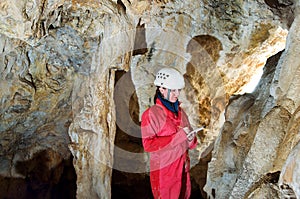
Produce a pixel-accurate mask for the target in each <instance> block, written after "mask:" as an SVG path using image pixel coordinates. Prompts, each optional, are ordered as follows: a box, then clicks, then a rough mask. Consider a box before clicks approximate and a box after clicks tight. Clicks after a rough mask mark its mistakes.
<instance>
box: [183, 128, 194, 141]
mask: <svg viewBox="0 0 300 199" xmlns="http://www.w3.org/2000/svg"><path fill="white" fill-rule="evenodd" d="M183 130H184V132H185V134H186V137H187V140H188V141H189V142H192V141H193V140H194V138H195V136H196V133H197V131H190V129H189V127H184V128H183Z"/></svg>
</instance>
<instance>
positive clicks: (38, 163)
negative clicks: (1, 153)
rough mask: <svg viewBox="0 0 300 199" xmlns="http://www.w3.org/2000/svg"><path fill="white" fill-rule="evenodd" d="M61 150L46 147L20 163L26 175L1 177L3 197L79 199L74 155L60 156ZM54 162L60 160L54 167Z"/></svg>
mask: <svg viewBox="0 0 300 199" xmlns="http://www.w3.org/2000/svg"><path fill="white" fill-rule="evenodd" d="M58 156H59V155H58V153H56V152H54V151H52V150H47V151H46V150H44V151H41V152H39V153H38V154H37V155H35V157H34V158H32V159H30V160H28V161H25V162H18V163H17V166H16V169H17V171H18V173H19V174H21V175H23V176H24V178H9V177H3V176H0V198H1V199H75V198H76V173H75V169H74V166H73V163H72V162H73V156H72V155H70V157H69V158H67V159H62V157H60V158H57V157H58ZM53 161H55V162H57V161H58V162H57V163H58V164H57V165H56V164H55V167H51V166H50V165H51V163H53Z"/></svg>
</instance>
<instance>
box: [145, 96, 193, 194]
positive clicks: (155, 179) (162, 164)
mask: <svg viewBox="0 0 300 199" xmlns="http://www.w3.org/2000/svg"><path fill="white" fill-rule="evenodd" d="M183 127H189V129H190V130H192V129H191V127H190V123H189V121H188V117H187V115H186V113H185V112H184V111H183V110H182V109H181V108H180V107H179V110H178V116H176V115H175V114H174V113H173V112H172V111H170V110H168V109H167V108H166V107H165V106H164V105H163V104H162V103H161V101H160V100H159V99H157V100H156V105H154V106H152V107H150V108H149V109H147V110H146V111H145V112H144V113H143V115H142V123H141V131H142V141H143V146H144V149H145V151H147V152H150V181H151V187H152V192H153V195H154V198H155V199H157V198H161V199H178V198H189V197H190V194H191V183H190V174H189V169H190V163H189V157H188V149H192V148H195V147H196V145H197V138H196V137H195V138H194V140H193V141H192V142H190V143H189V142H188V141H187V136H186V133H185V132H184V130H183V129H182V128H183Z"/></svg>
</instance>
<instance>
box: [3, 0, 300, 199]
mask: <svg viewBox="0 0 300 199" xmlns="http://www.w3.org/2000/svg"><path fill="white" fill-rule="evenodd" d="M0 7H1V10H0V18H1V25H0V34H1V35H0V50H1V55H0V63H1V64H0V73H1V79H0V82H1V84H0V90H1V92H0V96H1V103H0V107H1V110H0V118H1V119H0V147H1V154H0V165H1V170H0V172H1V173H0V174H1V177H2V178H1V179H0V183H1V184H5V182H7V181H4V180H3V179H4V178H5V179H24V180H26V179H32V178H31V177H30V174H32V173H31V171H32V169H22V168H20V165H22V164H24V165H25V164H27V165H32V166H31V167H30V168H35V166H34V165H37V166H38V165H39V162H38V161H37V160H38V159H39V158H38V157H41V156H43V155H45V157H48V158H46V159H41V161H42V162H43V164H42V165H43V167H44V168H47V169H44V171H45V172H46V173H48V174H49V175H48V176H51V175H50V174H51V172H52V171H55V172H54V173H55V175H52V177H48V178H46V179H53V181H51V180H49V181H47V182H49V183H48V185H49V189H47V191H45V194H44V195H43V197H45V198H50V197H51V194H50V192H48V191H49V190H50V189H51V187H55V186H54V185H57V184H60V182H61V181H60V180H59V179H61V178H62V176H64V175H65V174H64V172H62V171H61V170H62V168H64V167H63V166H62V164H63V163H66V167H67V168H69V163H68V164H67V162H69V161H70V160H73V167H74V169H75V172H76V178H68V180H76V187H77V190H76V196H77V198H85V197H87V196H89V197H90V198H110V197H111V176H112V169H113V168H115V169H118V170H120V171H126V172H129V173H130V172H135V173H143V175H146V173H147V172H148V170H147V168H148V167H147V165H146V164H145V162H147V154H145V153H143V152H140V150H136V149H134V150H132V151H126V150H127V149H126V147H127V146H124V145H125V144H124V145H123V147H125V150H124V148H119V147H118V146H116V145H115V137H116V132H117V129H118V128H122V127H123V126H125V129H126V130H125V131H124V129H122V130H123V131H124V132H125V133H127V134H128V135H130V136H133V137H137V139H140V137H139V136H140V135H139V134H138V133H137V132H138V130H139V124H138V122H137V120H138V119H139V117H140V115H141V113H142V112H143V111H144V110H145V109H146V108H147V107H148V106H150V105H151V104H152V103H153V100H152V98H153V94H154V91H155V88H154V87H153V84H152V82H153V80H154V74H155V73H156V71H157V70H158V69H159V68H160V67H161V66H171V67H176V68H177V69H178V70H180V71H181V72H182V73H183V74H185V80H186V85H187V86H186V89H185V90H184V91H183V92H182V95H181V100H182V106H183V108H184V109H185V110H186V112H187V113H188V115H189V117H190V120H191V123H192V126H193V127H197V126H201V125H206V126H207V131H205V132H201V133H200V134H199V135H198V136H199V140H200V141H199V142H200V143H199V147H198V148H197V150H194V151H192V152H191V157H192V165H196V166H197V165H199V162H203V164H205V165H206V164H207V162H208V161H209V160H207V158H208V157H210V155H212V160H211V162H210V163H209V168H208V175H207V183H206V186H205V190H206V192H207V194H208V196H210V197H211V198H214V197H215V198H222V197H224V198H226V197H231V198H241V197H246V196H249V197H252V198H255V197H256V198H259V197H260V196H262V194H264V193H266V192H267V193H270V194H272V197H274V198H276V197H280V196H282V195H284V193H286V192H287V193H289V194H294V195H296V196H297V197H299V190H298V189H299V183H298V181H297V178H295V176H296V175H297V171H298V170H297V158H298V156H297V150H298V148H299V147H297V143H298V139H297V134H298V129H299V128H298V127H299V126H298V123H299V122H298V115H299V114H298V111H297V110H299V97H297V93H298V92H297V91H298V89H299V85H298V81H297V79H298V78H297V77H298V76H299V74H298V73H299V72H298V71H299V69H298V65H299V64H298V60H297V55H298V52H299V50H298V49H297V44H298V43H299V38H298V35H299V34H297V31H298V30H297V27H299V22H298V20H299V19H298V10H297V9H299V8H298V7H299V5H298V2H296V1H289V0H286V1H272V0H265V1H262V0H259V1H246V2H241V1H230V2H223V1H192V0H187V1H182V2H181V1H172V0H170V1H146V0H145V1H135V0H132V1H125V0H124V1H122V0H111V1H109V0H105V1H101V2H99V1H95V0H89V1H79V0H72V1H69V0H55V1H45V0H42V1H30V0H22V1H16V0H15V1H8V0H3V1H1V2H0ZM294 18H295V20H294ZM289 29H290V30H289ZM288 31H290V33H289V37H288V39H287V40H286V36H287V34H288ZM286 41H287V44H286ZM284 49H285V50H284ZM282 50H284V52H283V53H282V55H281V56H280V54H277V53H278V52H280V51H282ZM275 54H277V55H276V56H275V57H273V58H272V59H269V62H268V64H267V65H266V66H265V63H266V61H267V59H268V58H269V57H271V56H272V55H275ZM272 60H273V61H272ZM274 60H275V61H274ZM277 61H278V64H277ZM264 66H265V67H264ZM263 68H264V70H265V73H264V76H263V77H264V78H263V79H262V80H261V82H260V84H259V86H258V87H257V89H256V90H255V91H254V92H253V93H251V94H244V95H243V93H244V92H246V91H249V92H250V90H246V89H247V88H248V87H247V85H248V83H249V82H251V81H252V78H253V76H255V75H257V74H258V76H259V75H260V74H259V73H260V72H261V71H262V69H263ZM118 70H120V71H124V72H128V73H127V74H130V78H129V76H128V75H123V76H122V77H121V78H117V79H115V76H116V71H118ZM129 79H130V81H132V84H133V86H130V87H129V88H128V86H126V85H128V84H127V83H128V81H129ZM297 85H298V86H297ZM126 89H127V90H126ZM124 90H125V91H126V92H123V91H124ZM116 91H117V92H116ZM119 91H120V92H119ZM121 91H122V92H121ZM233 94H240V96H237V97H231V96H232V95H233ZM132 96H134V99H133V97H132ZM117 98H121V99H122V100H121V101H117V100H116V99H117ZM116 102H117V103H118V106H116V104H115V103H116ZM227 105H228V107H227V108H226V106H227ZM137 106H138V107H137ZM119 107H127V108H128V109H130V111H128V112H126V111H124V109H121V108H119ZM225 108H226V112H225V118H224V117H223V115H224V111H225ZM116 109H118V110H116ZM133 110H134V111H133ZM133 112H134V113H133ZM132 114H134V117H135V118H134V119H132V117H133V115H132ZM124 118H126V119H125V120H124ZM278 124H280V125H278ZM118 139H119V138H118ZM124 139H127V138H124ZM214 143H215V144H214ZM130 146H131V145H130ZM130 146H128V148H130ZM212 146H214V151H213V153H212V154H211V150H212V148H213V147H212ZM139 149H140V148H139ZM118 153H119V154H121V156H122V158H124V159H125V160H126V161H131V160H136V161H133V162H135V163H136V165H134V167H131V165H132V164H131V165H130V166H129V164H122V163H120V164H114V161H113V160H114V155H115V154H118ZM41 154H42V155H41ZM200 157H203V158H204V160H205V161H199V158H200ZM115 162H117V161H116V160H115ZM139 164H140V165H139ZM201 164H202V163H201ZM205 165H201V168H202V166H204V167H203V168H204V169H205V168H207V166H205ZM123 166H124V167H123ZM196 166H195V167H196ZM199 168H200V167H199ZM199 170H200V169H197V168H194V169H193V178H194V181H195V182H197V183H198V184H199V186H200V187H201V188H202V187H203V184H204V183H203V179H204V177H203V174H201V175H198V174H197V172H200V171H199ZM37 179H39V181H42V180H41V179H45V178H37ZM1 180H2V181H1ZM201 180H202V181H201ZM205 180H206V179H205ZM12 181H13V180H11V181H10V182H12ZM50 181H51V182H50ZM200 181H201V183H200ZM2 182H4V183H2ZM51 183H52V184H51ZM53 183H54V184H53ZM25 184H26V183H25ZM50 184H51V186H50ZM200 184H201V185H200ZM2 187H6V188H3V191H2V190H1V193H3V194H10V193H13V192H14V191H13V190H11V189H9V188H7V186H2ZM11 187H13V186H11ZM32 187H33V185H32V186H31V188H32ZM27 188H28V187H25V188H24V189H22V190H27ZM20 190H21V189H20ZM202 192H203V190H202ZM14 194H15V196H16V197H19V198H22V197H26V196H24V194H23V196H22V191H20V192H17V191H16V192H15V193H14ZM222 194H223V195H222ZM6 196H7V195H6Z"/></svg>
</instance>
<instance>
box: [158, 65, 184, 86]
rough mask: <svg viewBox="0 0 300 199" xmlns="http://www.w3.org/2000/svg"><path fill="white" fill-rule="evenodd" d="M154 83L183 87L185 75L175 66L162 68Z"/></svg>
mask: <svg viewBox="0 0 300 199" xmlns="http://www.w3.org/2000/svg"><path fill="white" fill-rule="evenodd" d="M154 85H155V86H161V87H164V88H168V89H182V88H184V86H185V84H184V78H183V75H182V74H180V72H179V71H177V70H176V69H174V68H162V69H160V70H159V71H158V72H157V74H156V77H155V80H154Z"/></svg>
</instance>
